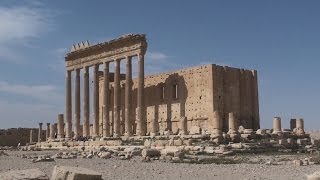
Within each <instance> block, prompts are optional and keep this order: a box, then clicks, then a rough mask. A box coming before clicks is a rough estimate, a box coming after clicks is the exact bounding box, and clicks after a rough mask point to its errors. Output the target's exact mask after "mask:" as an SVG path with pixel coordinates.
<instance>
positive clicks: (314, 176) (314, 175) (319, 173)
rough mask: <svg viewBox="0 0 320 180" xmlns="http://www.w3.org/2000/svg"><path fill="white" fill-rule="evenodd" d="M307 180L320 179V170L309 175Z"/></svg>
mask: <svg viewBox="0 0 320 180" xmlns="http://www.w3.org/2000/svg"><path fill="white" fill-rule="evenodd" d="M307 180H320V171H317V172H314V173H312V174H309V175H307Z"/></svg>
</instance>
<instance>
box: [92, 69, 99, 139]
mask: <svg viewBox="0 0 320 180" xmlns="http://www.w3.org/2000/svg"><path fill="white" fill-rule="evenodd" d="M98 71H99V64H95V65H94V71H93V74H94V77H93V111H94V123H93V136H92V137H97V136H99V75H98Z"/></svg>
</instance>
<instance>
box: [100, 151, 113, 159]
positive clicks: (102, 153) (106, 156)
mask: <svg viewBox="0 0 320 180" xmlns="http://www.w3.org/2000/svg"><path fill="white" fill-rule="evenodd" d="M100 158H103V159H109V158H111V153H110V152H101V155H100Z"/></svg>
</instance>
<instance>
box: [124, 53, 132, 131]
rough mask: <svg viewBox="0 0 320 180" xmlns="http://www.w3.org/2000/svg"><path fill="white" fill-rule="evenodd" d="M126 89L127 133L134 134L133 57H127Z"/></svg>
mask: <svg viewBox="0 0 320 180" xmlns="http://www.w3.org/2000/svg"><path fill="white" fill-rule="evenodd" d="M126 59H127V64H126V87H125V88H126V89H125V135H126V136H131V135H132V126H131V121H132V119H131V117H132V115H131V104H132V102H131V91H132V59H131V57H126Z"/></svg>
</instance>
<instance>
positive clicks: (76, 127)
mask: <svg viewBox="0 0 320 180" xmlns="http://www.w3.org/2000/svg"><path fill="white" fill-rule="evenodd" d="M74 99H75V101H74V104H75V117H74V138H75V139H78V138H79V136H80V116H81V115H80V111H81V110H80V69H76V77H75V97H74Z"/></svg>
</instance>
